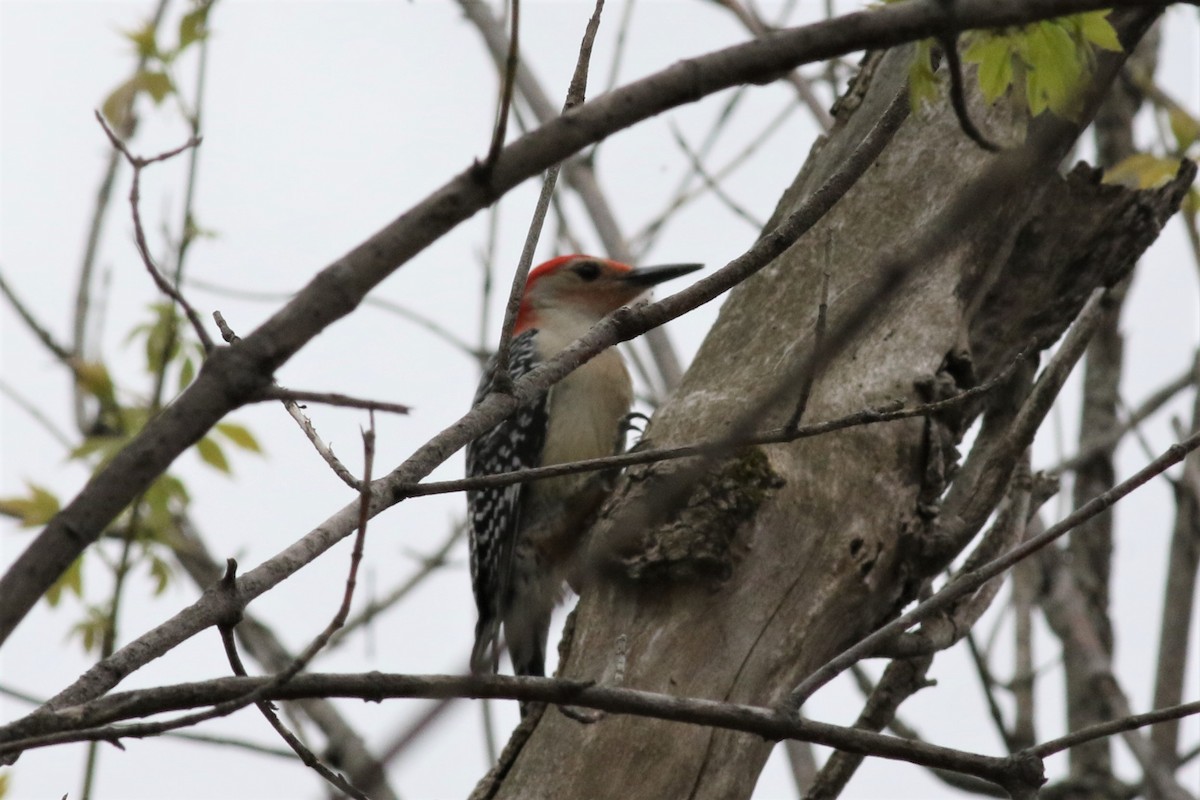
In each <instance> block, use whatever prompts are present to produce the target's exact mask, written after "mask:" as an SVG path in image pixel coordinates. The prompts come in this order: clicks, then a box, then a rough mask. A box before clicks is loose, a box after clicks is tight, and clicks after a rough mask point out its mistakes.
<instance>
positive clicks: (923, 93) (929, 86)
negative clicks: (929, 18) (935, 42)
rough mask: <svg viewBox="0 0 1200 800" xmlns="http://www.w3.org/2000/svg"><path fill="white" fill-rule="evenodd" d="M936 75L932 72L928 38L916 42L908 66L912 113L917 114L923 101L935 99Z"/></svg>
mask: <svg viewBox="0 0 1200 800" xmlns="http://www.w3.org/2000/svg"><path fill="white" fill-rule="evenodd" d="M937 96H938V83H937V76H936V75H935V74H934V72H933V61H932V55H931V50H930V46H929V40H927V39H926V40H924V41H920V42H917V54H916V55H915V56H914V57H913V61H912V64H910V65H909V67H908V102H909V104H910V105H911V107H912V113H913V114H918V113H920V111H921V106H922V105H923V104H924V103H932V102H933V101H934V100H937Z"/></svg>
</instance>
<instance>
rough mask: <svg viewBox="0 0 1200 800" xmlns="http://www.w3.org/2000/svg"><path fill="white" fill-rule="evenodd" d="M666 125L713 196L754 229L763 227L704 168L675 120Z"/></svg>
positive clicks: (762, 224) (759, 221)
mask: <svg viewBox="0 0 1200 800" xmlns="http://www.w3.org/2000/svg"><path fill="white" fill-rule="evenodd" d="M667 127H668V128H670V130H671V136H672V137H673V138H674V139H675V144H677V145H679V149H680V150H682V151H683V154H684V155H685V156H687V159H688V162H689V163H690V164H691V165H692V169H693V170H695V172H696V174H697V175H699V176H700V180H701V181H703V182H704V185H705V187H707V188H708V189H709V191H711V192H712V193H713V196H714V197H716V198H717V199H718V200H720V201H721V202H722V203H724V204H725V207H726V208H728V209H729V210H730V211H731V212H732V213H733V215H734V216H735V217H739V218H740V219H741V220H742V221H743V222H745V223H746V224H748V225H749V226H750V227H751V228H753V229H754V230H756V231H761V230H762V229H763V227H764V223H763V221H762V220H761V219H758V218H757V217H755V216H754V215H753V214H752V213H750V211H748V210H747V209H746V208H744V207H743V206H742V204H741V203H739V202H738V201H737V200H734V199H733V198H732V197H730V196H729V193H728V192H726V191H725V189H724V188H722V186H721V184H720V182H719V180H718V179H717V178H715V177H714V176H713V175H711V174H709V172H708V170H707V169H705V168H704V163H703V161H702V160H701V157H700V155H699V154H698V153H697V152H696V151H695V150H693V149H692V146H691V145H690V144H688V141H687V139H686V138H685V137H684V135H683V131H681V130H679V126H678V125H676V124H675V121H674V120H671V121H670V122H668V123H667Z"/></svg>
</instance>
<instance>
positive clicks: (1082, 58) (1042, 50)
mask: <svg viewBox="0 0 1200 800" xmlns="http://www.w3.org/2000/svg"><path fill="white" fill-rule="evenodd" d="M1108 14H1109V12H1108V11H1090V12H1087V13H1083V14H1072V15H1070V16H1066V17H1059V18H1057V19H1052V20H1046V21H1044V22H1035V23H1033V24H1030V25H1022V26H1020V27H1016V28H1004V29H1000V30H980V31H967V32H966V33H964V34H962V36H961V41H962V43H963V54H962V57H963V61H964V62H965V63H968V64H974V65H976V67H977V70H976V76H977V80H978V84H979V90H980V92H982V94H983V96H984V99H986V100H987V101H988V102H989V103H994V102H996V101H997V100H999V99H1000V98H1001V97H1003V96H1004V95H1006V94H1008V93H1009V92H1010V91H1012V92H1014V93H1019V94H1017V95H1016V96H1017V97H1018V98H1019V99H1020V100H1021V101H1023V102H1024V104H1025V105H1026V106H1027V107H1028V109H1029V112H1030V113H1031V114H1033V115H1034V116H1036V115H1038V114H1041V113H1042V112H1043V111H1046V110H1049V111H1051V112H1052V113H1054V114H1057V115H1059V116H1061V117H1064V118H1067V119H1074V118H1076V116H1077V115H1078V111H1079V109H1078V108H1077V106H1076V104H1077V102H1078V98H1079V96H1080V92H1079V88H1080V87H1081V86H1083V85H1084V83H1085V82H1086V81H1087V79H1088V77H1089V76H1090V74H1091V70H1092V67H1093V64H1094V62H1095V54H1096V51H1097V50H1110V51H1113V52H1119V51H1120V50H1121V43H1120V41H1119V40H1118V39H1117V33H1116V30H1114V29H1113V26H1112V25H1111V24H1110V23H1109V21H1108ZM933 52H934V51H933V40H931V39H926V40H924V41H921V42H918V43H917V53H916V55H915V57H914V58H913V62H912V64H911V65H910V67H909V75H908V77H909V99H910V101H911V102H912V105H913V110H914V111H916V110H919V109H920V107H921V106H922V105H923V104H924V103H932V102H935V101H936V100H937V98H938V96H939V95H940V94H941V88H940V85H939V84H940V81H939V78H938V74H937V73H936V72H935V70H934V65H933V63H934V62H933Z"/></svg>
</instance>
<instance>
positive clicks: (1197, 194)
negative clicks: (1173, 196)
mask: <svg viewBox="0 0 1200 800" xmlns="http://www.w3.org/2000/svg"><path fill="white" fill-rule="evenodd" d="M1179 207H1180V209H1181V210H1182V211H1183V213H1185V214H1187V215H1188V216H1189V217H1191V218H1192V219H1193V220H1195V219H1196V217H1197V216H1200V189H1197V188H1196V187H1195V186H1193V187H1191V188H1190V189H1188V190H1187V194H1185V195H1184V196H1183V202H1182V203H1180V205H1179Z"/></svg>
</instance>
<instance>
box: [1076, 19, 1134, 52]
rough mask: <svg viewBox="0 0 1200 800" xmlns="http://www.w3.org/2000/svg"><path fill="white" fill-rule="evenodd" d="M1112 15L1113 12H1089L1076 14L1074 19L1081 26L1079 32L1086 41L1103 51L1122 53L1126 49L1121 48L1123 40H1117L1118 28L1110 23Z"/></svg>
mask: <svg viewBox="0 0 1200 800" xmlns="http://www.w3.org/2000/svg"><path fill="white" fill-rule="evenodd" d="M1110 13H1112V12H1111V11H1088V12H1086V13H1083V14H1076V15H1075V17H1074V19H1075V21H1076V22H1077V23H1078V24H1079V32H1080V33H1082V34H1083V38H1084V40H1085V41H1087V42H1090V43H1091V44H1094V45H1095V46H1096V47H1099V48H1100V49H1101V50H1108V51H1110V52H1113V53H1120V52H1122V51H1123V50H1124V48H1123V47H1121V40H1120V39H1119V38H1117V30H1116V28H1114V27H1113V26H1112V23H1111V22H1109V21H1108V15H1109V14H1110Z"/></svg>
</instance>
